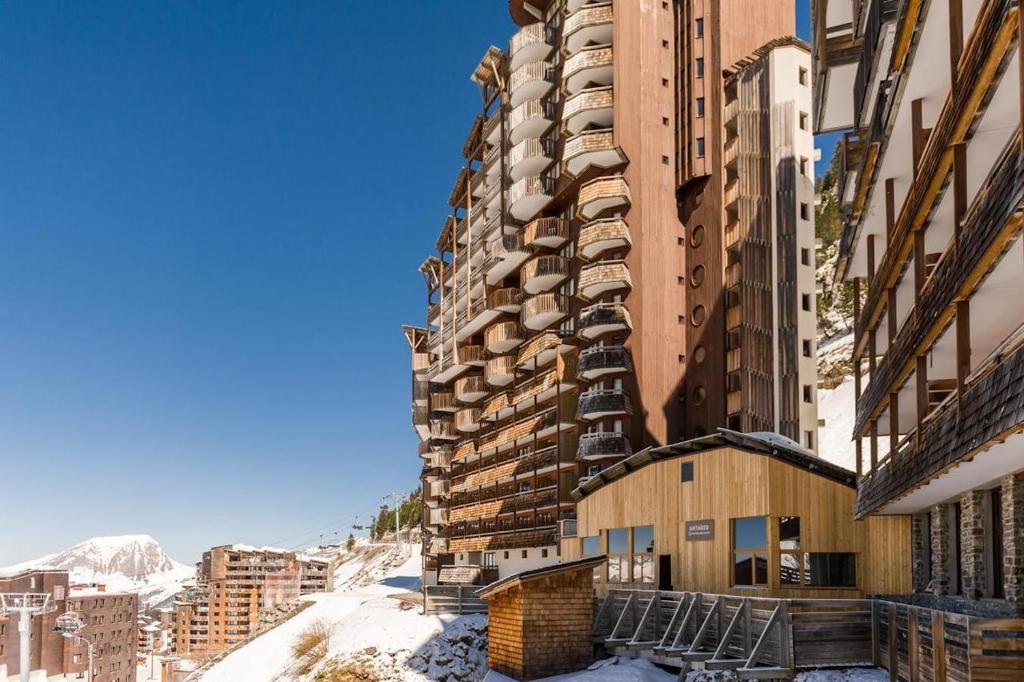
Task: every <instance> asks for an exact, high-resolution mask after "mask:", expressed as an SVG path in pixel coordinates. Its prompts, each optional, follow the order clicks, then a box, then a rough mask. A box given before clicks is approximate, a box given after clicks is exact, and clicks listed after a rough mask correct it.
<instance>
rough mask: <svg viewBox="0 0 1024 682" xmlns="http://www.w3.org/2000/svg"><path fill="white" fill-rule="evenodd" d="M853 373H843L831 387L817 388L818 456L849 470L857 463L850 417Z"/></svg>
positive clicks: (853, 403) (853, 402)
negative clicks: (839, 380)
mask: <svg viewBox="0 0 1024 682" xmlns="http://www.w3.org/2000/svg"><path fill="white" fill-rule="evenodd" d="M855 398H856V396H855V394H854V390H853V377H852V376H849V377H844V378H843V382H842V383H841V384H839V385H838V386H836V387H835V388H832V389H828V388H821V389H818V419H821V420H824V422H825V424H824V425H823V426H820V427H818V454H819V455H821V457H822V459H825V460H828V461H829V462H832V463H833V464H838V465H839V466H841V467H845V468H847V469H850V470H851V471H853V470H854V469H855V468H856V467H857V451H856V449H855V447H854V444H853V440H852V435H853V420H854V417H855V416H856V414H857V409H856V400H855Z"/></svg>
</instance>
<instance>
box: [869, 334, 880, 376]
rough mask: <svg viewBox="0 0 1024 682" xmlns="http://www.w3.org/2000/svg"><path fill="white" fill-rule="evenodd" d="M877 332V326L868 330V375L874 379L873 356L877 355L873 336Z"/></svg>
mask: <svg viewBox="0 0 1024 682" xmlns="http://www.w3.org/2000/svg"><path fill="white" fill-rule="evenodd" d="M877 334H878V328H877V327H876V328H874V329H871V330H869V331H868V376H869V377H871V379H872V380H874V376H875V356H876V355H878V351H877V348H876V344H875V337H876V335H877Z"/></svg>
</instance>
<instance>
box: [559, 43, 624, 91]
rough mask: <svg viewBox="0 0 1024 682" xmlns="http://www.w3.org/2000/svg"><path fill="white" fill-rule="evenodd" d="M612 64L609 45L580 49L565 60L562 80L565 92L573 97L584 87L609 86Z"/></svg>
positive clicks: (612, 57)
mask: <svg viewBox="0 0 1024 682" xmlns="http://www.w3.org/2000/svg"><path fill="white" fill-rule="evenodd" d="M614 63H615V59H614V56H613V54H612V46H611V45H595V46H593V47H584V48H582V49H581V50H580V51H579V52H577V53H576V54H574V55H573V56H571V57H569V58H568V59H566V60H565V68H564V69H563V71H562V80H563V83H564V84H565V90H566V92H567V93H568V94H570V95H575V94H576V93H577V92H579V91H580V90H582V89H583V88H584V87H593V86H595V85H597V86H601V85H611V84H612V76H613V74H614V69H613V64H614Z"/></svg>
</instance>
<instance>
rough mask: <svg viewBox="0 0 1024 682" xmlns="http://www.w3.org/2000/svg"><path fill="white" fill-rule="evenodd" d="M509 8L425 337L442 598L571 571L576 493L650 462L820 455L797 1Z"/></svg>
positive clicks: (411, 334)
mask: <svg viewBox="0 0 1024 682" xmlns="http://www.w3.org/2000/svg"><path fill="white" fill-rule="evenodd" d="M509 7H510V10H511V12H512V17H513V19H514V20H515V21H516V22H517V23H518V24H519V25H520V26H521V28H520V29H519V31H518V32H517V33H516V34H515V35H514V36H512V38H511V40H510V42H509V45H508V46H507V49H503V48H499V47H491V48H490V49H489V50H488V51H487V53H486V54H485V55H484V57H483V59H482V60H481V61H480V63H479V64H478V65H477V66H476V68H475V70H474V71H473V73H472V80H473V81H474V82H475V83H476V85H477V86H478V87H479V89H480V93H481V95H482V99H481V102H482V107H481V110H480V111H479V112H478V113H477V116H476V117H475V118H474V119H473V121H472V123H471V125H470V127H469V132H468V135H467V137H466V142H465V144H464V145H463V149H462V154H463V157H464V159H465V162H464V165H463V167H462V168H461V169H459V171H458V172H457V173H456V178H455V182H454V185H453V187H452V191H451V193H450V195H449V197H448V208H449V211H448V215H447V216H445V217H444V219H443V221H441V223H442V224H441V229H440V232H439V234H438V236H437V239H436V243H435V247H436V248H435V252H434V253H433V254H431V255H429V256H428V257H427V258H426V259H425V260H424V261H423V264H422V265H421V267H420V271H421V273H422V275H423V277H424V279H425V282H426V288H427V296H426V311H425V312H426V314H425V318H426V325H425V326H422V327H421V326H408V327H405V328H404V331H405V333H406V337H407V339H408V340H409V343H410V345H411V347H412V351H413V410H412V411H413V424H414V426H415V428H416V431H417V433H418V434H419V436H420V438H421V441H422V442H421V445H420V452H419V454H420V457H421V458H422V459H423V462H424V469H423V494H424V501H425V508H424V515H423V516H424V531H425V534H424V538H425V539H424V554H425V558H424V569H425V572H424V576H425V580H426V581H427V582H430V581H432V580H435V579H436V578H437V576H438V571H439V569H440V568H441V567H442V566H444V565H452V564H459V565H476V566H479V567H480V568H481V571H483V570H491V571H493V569H495V568H497V569H498V573H499V575H500V576H502V577H503V576H505V575H508V574H509V573H512V572H515V571H518V570H523V569H528V568H533V567H537V566H542V565H545V564H547V563H552V562H554V561H556V560H557V555H558V536H559V523H560V522H561V521H563V520H568V519H572V518H574V516H575V511H574V505H573V501H572V497H571V495H570V492H571V491H572V490H573V489H574V488H575V487H576V486H577V485H578V483H579V482H580V480H581V479H586V478H588V477H593V476H597V475H600V473H601V471H602V470H603V469H605V468H606V467H608V466H610V465H612V464H614V463H616V462H618V461H621V460H622V459H623V458H625V457H627V456H629V455H630V454H632V453H633V452H634V451H637V450H639V449H642V448H645V447H648V446H658V445H665V444H667V443H674V442H677V441H680V440H684V439H687V438H692V437H694V436H700V435H703V434H707V433H712V432H714V431H715V430H716V429H718V428H720V427H727V428H731V429H734V430H739V431H775V432H779V433H782V434H783V435H786V436H788V437H789V438H791V439H793V440H795V441H798V442H800V443H801V444H804V445H805V446H807V447H809V448H810V449H812V450H815V449H816V447H817V443H816V442H815V440H816V436H815V432H816V423H817V421H816V396H815V390H814V387H815V378H814V377H815V370H814V365H815V352H816V351H815V344H814V340H815V334H814V320H815V313H814V306H815V296H814V293H815V288H814V253H813V246H814V238H813V234H814V223H813V203H814V199H813V196H814V184H813V156H814V154H813V140H812V130H811V128H812V119H811V116H812V113H813V107H812V96H811V77H810V70H811V64H810V58H809V54H808V49H807V47H806V46H804V45H802V44H801V43H800V42H799V41H796V40H794V39H785V36H788V35H790V34H792V33H793V31H794V24H795V16H794V7H793V3H792V2H791V1H790V0H770V1H765V2H757V3H751V2H746V1H743V0H723V1H721V2H709V1H704V0H687V1H685V2H651V3H632V2H586V1H584V0H554V1H540V0H538V1H534V2H523V0H513V1H512V2H510V3H509ZM758 48H762V49H761V50H760V52H755V50H758Z"/></svg>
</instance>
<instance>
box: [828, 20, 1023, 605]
mask: <svg viewBox="0 0 1024 682" xmlns="http://www.w3.org/2000/svg"><path fill="white" fill-rule="evenodd" d="M813 17H814V25H815V40H814V60H815V73H814V75H815V79H816V80H815V87H816V90H817V94H818V100H817V109H816V123H817V126H818V129H819V130H821V131H829V130H845V131H846V132H845V134H844V136H843V138H842V140H841V143H840V147H839V151H838V153H839V155H840V161H839V163H840V175H841V178H840V182H839V187H838V191H839V193H840V197H841V201H842V205H843V208H844V211H845V214H846V219H847V225H846V230H845V232H844V234H843V238H842V252H841V262H840V268H839V273H838V274H839V276H841V277H842V278H844V279H845V280H846V281H848V282H852V283H853V287H854V291H855V299H856V301H857V307H856V311H855V316H856V331H855V344H854V351H853V358H852V359H853V365H854V368H855V372H856V374H855V377H856V396H857V409H856V421H855V426H854V432H853V438H854V441H855V443H856V447H857V462H858V464H857V468H858V473H860V474H861V478H860V481H859V490H858V496H857V515H858V516H859V517H864V516H867V515H872V514H906V515H912V517H913V525H912V528H913V538H914V539H913V550H914V559H913V584H914V588H915V590H916V591H918V592H921V593H930V594H932V595H935V596H936V597H956V598H957V599H947V600H942V603H944V604H958V606H957V607H956V608H957V609H964V610H970V609H978V608H982V607H984V608H986V609H988V610H992V609H994V610H996V611H1011V612H1012V611H1014V610H1019V609H1021V608H1022V607H1024V434H1022V433H1021V431H1022V429H1024V240H1022V239H1021V220H1022V211H1024V204H1022V201H1024V172H1022V146H1021V145H1022V141H1021V111H1022V107H1021V80H1022V75H1021V70H1020V68H1021V61H1020V55H1021V49H1022V48H1021V45H1022V42H1021V40H1020V36H1021V24H1020V6H1019V3H1017V2H1010V1H1009V0H904V1H903V2H895V1H893V0H861V1H860V2H856V1H854V2H851V0H827V1H826V0H816V1H815V3H814V11H813ZM979 600H985V601H979Z"/></svg>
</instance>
